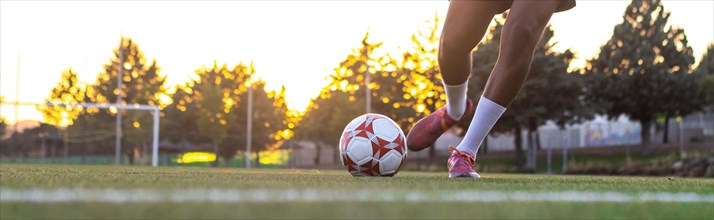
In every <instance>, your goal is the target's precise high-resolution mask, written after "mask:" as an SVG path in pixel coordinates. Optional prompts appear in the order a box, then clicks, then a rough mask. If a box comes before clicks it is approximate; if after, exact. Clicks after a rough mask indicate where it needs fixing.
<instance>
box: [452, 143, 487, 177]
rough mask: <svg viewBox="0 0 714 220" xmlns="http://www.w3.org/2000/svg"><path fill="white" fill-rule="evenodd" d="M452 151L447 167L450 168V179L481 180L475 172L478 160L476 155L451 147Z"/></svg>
mask: <svg viewBox="0 0 714 220" xmlns="http://www.w3.org/2000/svg"><path fill="white" fill-rule="evenodd" d="M449 148H451V149H452V150H454V151H452V152H451V156H449V160H448V161H447V162H446V166H447V167H449V178H456V177H466V178H481V176H479V175H478V173H476V171H475V170H474V165H475V164H476V160H475V159H474V155H471V154H469V153H466V152H462V151H459V150H458V149H456V147H454V146H449Z"/></svg>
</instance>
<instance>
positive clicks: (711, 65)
mask: <svg viewBox="0 0 714 220" xmlns="http://www.w3.org/2000/svg"><path fill="white" fill-rule="evenodd" d="M694 74H695V75H696V76H697V77H700V82H699V88H701V89H700V90H701V93H702V95H703V99H702V100H703V102H704V106H705V107H706V108H707V109H706V110H708V111H714V44H709V46H707V51H706V52H705V53H704V55H702V59H701V60H700V61H699V64H698V65H697V68H696V69H695V70H694Z"/></svg>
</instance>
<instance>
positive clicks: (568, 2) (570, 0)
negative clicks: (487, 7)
mask: <svg viewBox="0 0 714 220" xmlns="http://www.w3.org/2000/svg"><path fill="white" fill-rule="evenodd" d="M512 4H513V1H503V4H499V5H498V6H497V7H498V9H497V10H496V11H497V13H496V14H500V13H503V12H504V11H506V10H508V9H510V8H511V5H512ZM573 7H575V0H562V1H560V5H558V8H557V9H555V12H561V11H567V10H570V9H571V8H573Z"/></svg>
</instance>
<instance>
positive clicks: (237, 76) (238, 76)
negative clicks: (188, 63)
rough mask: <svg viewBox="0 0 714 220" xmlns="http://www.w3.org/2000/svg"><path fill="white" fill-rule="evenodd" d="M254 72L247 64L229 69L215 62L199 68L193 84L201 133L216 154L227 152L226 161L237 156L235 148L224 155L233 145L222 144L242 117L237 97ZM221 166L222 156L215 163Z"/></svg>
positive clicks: (193, 98)
mask: <svg viewBox="0 0 714 220" xmlns="http://www.w3.org/2000/svg"><path fill="white" fill-rule="evenodd" d="M250 74H251V73H248V72H246V71H245V66H244V65H243V64H239V65H238V66H236V67H235V68H233V70H229V69H228V65H225V64H224V65H222V66H218V64H217V63H216V62H214V63H213V67H212V68H210V69H209V68H205V67H204V68H201V69H199V70H196V76H197V77H198V79H197V80H194V81H193V83H192V85H193V86H192V89H191V90H192V91H193V93H192V95H193V96H192V97H191V99H192V100H193V101H194V102H195V103H193V104H194V105H195V106H194V107H195V110H196V112H195V113H196V114H197V117H198V118H197V119H196V126H197V127H196V128H197V129H198V133H199V134H202V135H203V136H204V137H207V138H208V139H209V140H210V141H211V144H212V146H213V151H214V153H215V154H216V156H218V155H224V158H225V162H228V161H229V160H230V159H232V158H233V155H235V150H234V151H233V152H231V153H230V154H228V155H226V154H221V152H225V149H227V148H230V147H228V146H225V145H224V146H220V147H219V145H221V144H222V143H223V142H224V140H225V138H226V136H227V135H228V130H229V127H230V126H231V124H234V123H235V121H236V119H237V118H238V117H240V116H236V115H235V111H234V106H235V105H236V103H237V102H238V98H237V97H238V96H239V95H240V94H241V93H243V92H244V91H246V89H245V86H244V83H245V82H246V81H247V79H248V78H249V77H250ZM241 89H242V91H241ZM179 102H181V101H179ZM234 145H235V144H234ZM217 165H218V159H216V160H215V162H214V163H213V166H217Z"/></svg>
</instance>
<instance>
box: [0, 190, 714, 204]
mask: <svg viewBox="0 0 714 220" xmlns="http://www.w3.org/2000/svg"><path fill="white" fill-rule="evenodd" d="M333 201H334V202H339V201H344V202H355V201H364V202H382V201H384V202H391V201H405V202H502V201H526V202H529V201H549V202H708V203H714V194H698V193H683V192H679V193H670V192H644V193H622V192H582V191H562V192H537V191H477V190H463V191H455V190H448V191H447V190H441V191H439V190H436V191H408V190H375V189H362V190H334V189H332V190H321V189H190V190H178V189H176V190H160V189H74V188H72V189H7V188H5V189H0V202H111V203H125V202H333Z"/></svg>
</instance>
